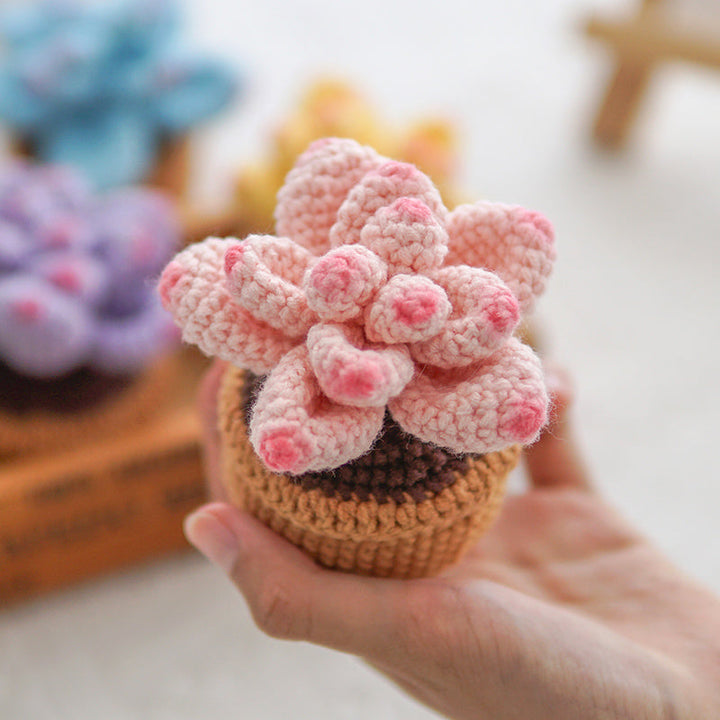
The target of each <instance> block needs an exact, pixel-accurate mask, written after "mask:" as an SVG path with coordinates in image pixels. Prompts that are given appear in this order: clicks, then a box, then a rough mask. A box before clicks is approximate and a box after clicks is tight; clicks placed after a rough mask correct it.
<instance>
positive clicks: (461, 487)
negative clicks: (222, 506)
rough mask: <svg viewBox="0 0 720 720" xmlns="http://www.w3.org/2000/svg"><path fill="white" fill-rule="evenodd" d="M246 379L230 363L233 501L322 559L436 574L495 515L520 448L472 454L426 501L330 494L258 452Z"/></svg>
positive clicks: (226, 440)
mask: <svg viewBox="0 0 720 720" xmlns="http://www.w3.org/2000/svg"><path fill="white" fill-rule="evenodd" d="M245 378H246V375H245V373H244V371H242V370H239V369H237V368H234V367H230V368H228V370H227V371H226V372H225V375H224V377H223V380H222V383H221V388H220V394H219V400H218V403H219V405H218V410H219V418H220V421H219V424H220V433H221V440H222V452H223V480H224V483H225V486H226V488H227V490H228V493H229V496H230V499H231V501H232V502H233V503H234V504H236V505H237V506H239V507H241V508H243V509H246V510H248V511H249V512H251V513H252V514H253V515H255V516H256V517H258V518H259V519H260V520H262V521H263V522H264V523H266V524H267V525H269V526H270V527H271V528H272V529H273V530H275V531H276V532H278V533H280V534H282V535H284V536H285V537H286V538H287V539H288V540H290V541H291V542H293V543H294V544H295V545H297V546H299V547H301V548H302V549H303V550H305V551H306V552H307V553H309V554H310V555H311V556H312V557H313V558H314V559H315V560H316V561H318V562H319V563H321V564H322V565H325V566H327V567H330V568H335V569H339V570H345V571H348V572H354V573H358V574H363V575H375V576H381V577H396V578H414V577H424V576H429V575H435V574H437V573H439V572H440V571H441V570H442V569H443V568H445V567H447V566H448V565H451V564H453V563H454V562H456V561H457V560H458V559H459V558H460V557H461V556H462V554H463V553H464V552H465V551H466V550H467V549H468V548H469V547H470V546H471V545H472V544H473V543H474V542H475V541H476V540H477V539H478V537H480V535H482V533H483V532H484V531H485V530H487V529H488V528H489V526H490V525H491V524H492V522H493V520H494V519H495V517H496V516H497V514H498V512H499V510H500V505H501V502H502V498H503V495H504V491H505V480H506V478H507V476H508V474H509V473H510V471H511V470H512V469H513V468H514V467H515V465H516V464H517V461H518V458H519V456H520V447H519V446H512V447H509V448H507V449H505V450H501V451H499V452H494V453H489V454H486V455H483V456H479V457H475V458H469V462H468V471H467V472H465V473H463V474H459V473H458V474H456V479H455V481H454V482H453V483H452V484H451V485H449V486H448V487H446V488H444V489H443V490H441V491H439V492H437V493H434V494H432V495H430V496H429V497H428V498H427V499H425V500H423V501H420V502H414V501H412V500H411V499H410V498H409V497H408V499H407V501H406V502H397V501H395V500H392V499H388V500H387V501H385V502H382V503H378V502H376V501H375V500H374V499H372V498H371V499H369V500H360V499H357V498H356V497H355V496H353V497H352V498H351V499H350V500H343V499H341V498H339V497H328V496H327V495H326V494H324V493H323V492H322V491H321V490H319V489H311V490H308V489H304V488H303V487H301V486H300V485H299V484H296V483H294V482H292V480H290V479H289V478H288V477H287V476H282V475H276V474H274V473H272V472H270V471H269V470H267V468H265V466H264V465H263V464H262V462H261V461H260V459H259V458H258V456H257V455H256V454H255V451H254V450H253V448H252V445H251V444H250V440H249V439H248V434H247V425H246V421H245V410H244V408H243V388H244V384H245Z"/></svg>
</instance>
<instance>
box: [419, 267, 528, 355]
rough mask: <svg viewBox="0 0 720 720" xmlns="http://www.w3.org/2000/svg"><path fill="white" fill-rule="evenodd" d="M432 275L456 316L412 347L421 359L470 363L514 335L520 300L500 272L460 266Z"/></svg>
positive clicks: (518, 317) (493, 350)
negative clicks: (500, 276) (444, 292)
mask: <svg viewBox="0 0 720 720" xmlns="http://www.w3.org/2000/svg"><path fill="white" fill-rule="evenodd" d="M432 277H433V279H434V280H435V282H437V284H438V285H440V286H442V287H443V288H444V289H445V291H446V292H447V297H448V298H449V299H450V303H452V315H451V316H450V320H449V321H448V322H447V323H446V324H445V326H444V327H443V328H442V330H440V331H439V332H438V333H437V334H436V335H435V336H434V337H430V339H428V340H424V341H423V342H417V343H414V344H413V345H411V346H410V352H411V354H412V356H413V358H414V359H415V360H416V361H417V362H419V363H427V364H429V365H437V366H438V367H441V368H453V367H462V366H464V365H470V364H471V363H474V362H477V361H478V360H481V359H483V358H485V357H487V356H488V355H491V354H492V353H494V352H495V351H496V350H497V349H498V348H499V347H500V346H501V345H503V343H505V342H506V341H507V339H508V338H509V337H510V335H512V333H513V331H514V330H515V328H516V327H517V325H518V322H519V320H520V310H519V307H518V301H517V299H516V298H515V296H514V295H513V293H512V292H511V291H510V288H508V286H507V285H505V283H504V282H503V281H502V280H501V279H500V278H499V277H498V276H497V275H495V274H494V273H491V272H487V271H486V270H478V269H477V268H472V267H468V266H467V265H456V266H454V267H447V268H443V269H441V270H439V271H438V272H436V273H434V274H433V276H432Z"/></svg>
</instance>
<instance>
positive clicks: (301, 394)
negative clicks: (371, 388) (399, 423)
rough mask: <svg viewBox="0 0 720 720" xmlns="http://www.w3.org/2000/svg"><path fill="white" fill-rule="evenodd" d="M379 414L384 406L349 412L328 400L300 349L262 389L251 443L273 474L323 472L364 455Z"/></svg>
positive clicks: (288, 356)
mask: <svg viewBox="0 0 720 720" xmlns="http://www.w3.org/2000/svg"><path fill="white" fill-rule="evenodd" d="M384 415H385V408H384V407H379V408H376V407H369V408H357V407H348V406H345V405H339V404H337V403H334V402H332V400H329V399H328V398H327V397H326V396H325V395H324V394H323V392H322V390H321V389H320V386H319V385H318V381H317V379H316V377H315V374H314V373H313V370H312V367H311V366H310V360H309V357H308V351H307V348H306V347H305V346H304V345H299V346H298V347H296V348H295V349H293V350H292V351H290V352H289V353H287V354H286V355H285V356H284V357H283V358H282V360H281V361H280V362H279V363H278V365H277V367H276V368H275V369H274V370H273V371H272V372H271V373H270V375H269V376H268V378H267V380H266V381H265V383H264V385H263V386H262V389H261V390H260V393H259V394H258V397H257V400H256V402H255V406H254V408H253V413H252V417H251V419H250V428H249V430H250V442H251V443H252V445H253V448H254V449H255V452H256V453H257V454H258V455H259V456H260V458H261V459H262V461H263V462H264V463H265V465H266V466H267V467H268V468H269V469H270V470H272V471H273V472H278V473H289V474H291V475H300V474H302V473H305V472H315V471H320V470H326V469H328V468H334V467H338V466H340V465H343V464H345V463H347V462H350V461H351V460H354V459H355V458H356V457H359V456H360V455H363V454H364V453H365V452H366V451H367V450H369V449H370V447H371V446H372V443H373V441H374V440H375V438H376V437H377V435H378V433H379V432H380V430H381V429H382V424H383V418H384Z"/></svg>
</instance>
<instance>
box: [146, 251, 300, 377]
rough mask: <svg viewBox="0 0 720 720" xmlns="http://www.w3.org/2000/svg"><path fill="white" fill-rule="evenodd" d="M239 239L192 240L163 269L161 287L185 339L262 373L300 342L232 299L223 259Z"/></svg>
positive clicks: (211, 353) (161, 294) (166, 303)
mask: <svg viewBox="0 0 720 720" xmlns="http://www.w3.org/2000/svg"><path fill="white" fill-rule="evenodd" d="M237 242H238V241H237V240H235V239H234V238H229V239H227V240H221V239H219V238H208V239H207V240H205V241H204V242H202V243H197V244H195V245H191V246H190V247H188V248H186V249H185V250H183V251H182V252H181V253H179V254H178V255H177V256H176V257H175V259H174V260H173V261H172V262H171V263H170V264H169V265H168V266H167V267H166V268H165V270H164V271H163V274H162V276H161V278H160V284H159V288H158V289H159V292H160V298H161V300H162V302H163V305H164V306H165V309H166V310H169V311H170V312H171V313H172V315H173V317H174V319H175V323H176V324H177V325H178V326H179V327H180V328H181V329H182V337H183V340H184V341H185V342H188V343H192V344H194V345H197V346H198V347H199V348H200V350H202V351H203V352H204V353H205V354H206V355H213V356H216V357H219V358H220V359H221V360H227V361H228V362H231V363H233V364H234V365H238V366H239V367H244V368H248V369H249V370H251V371H252V372H254V373H256V374H259V375H263V374H265V373H267V372H268V371H269V370H270V369H271V368H273V367H274V366H275V365H276V364H277V362H278V360H280V358H281V357H282V356H283V355H284V354H285V353H286V352H287V351H288V350H290V349H291V348H292V347H293V346H294V345H296V344H297V342H296V341H295V340H292V339H290V338H287V337H285V336H284V335H283V334H282V333H281V332H280V331H278V330H276V329H275V328H272V327H270V325H267V324H266V323H264V322H261V321H259V320H256V319H255V318H254V317H253V316H252V315H251V314H250V313H249V312H248V311H247V310H245V309H244V308H241V307H240V306H239V305H237V304H236V303H235V302H233V300H232V298H231V296H230V292H229V291H228V289H227V285H226V282H225V270H224V268H223V262H224V258H225V253H226V252H227V250H228V249H229V248H230V247H232V246H233V245H236V244H237Z"/></svg>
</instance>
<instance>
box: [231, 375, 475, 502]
mask: <svg viewBox="0 0 720 720" xmlns="http://www.w3.org/2000/svg"><path fill="white" fill-rule="evenodd" d="M263 380H264V378H262V377H257V376H256V375H252V374H250V373H247V375H246V382H245V383H244V385H243V397H242V399H241V400H242V407H243V411H244V413H245V422H246V425H248V426H249V424H250V415H251V412H252V407H253V404H254V402H255V398H256V396H257V393H258V392H259V390H260V387H261V386H262V383H263ZM470 457H477V456H469V455H453V454H452V453H450V452H448V451H447V450H443V449H442V448H439V447H437V446H435V445H431V444H430V443H425V442H422V441H421V440H418V439H417V438H416V437H413V436H412V435H409V434H408V433H406V432H405V431H404V430H403V429H402V428H401V427H400V426H399V425H398V424H397V423H396V422H395V421H394V420H393V419H392V417H391V416H390V414H389V413H386V414H385V421H384V424H383V429H382V431H381V433H380V436H379V437H378V438H377V440H376V441H375V444H374V445H373V447H372V449H371V450H369V451H368V452H367V453H365V455H362V456H361V457H359V458H357V459H356V460H353V461H352V462H350V463H347V464H346V465H342V466H341V467H339V468H336V469H334V470H325V471H323V472H309V473H305V474H303V475H294V476H292V477H291V478H290V479H291V480H292V481H293V482H295V483H297V484H298V485H301V486H302V488H303V489H305V490H314V489H315V488H317V489H319V490H320V491H321V492H322V493H323V494H324V495H326V496H327V497H340V498H341V499H342V500H350V499H351V498H352V496H353V495H354V496H355V497H356V498H357V499H359V500H368V499H370V498H371V497H372V498H374V499H375V501H376V502H378V503H385V502H387V501H388V500H394V501H395V502H397V503H403V502H407V501H413V502H416V503H419V502H422V501H423V500H425V499H426V498H428V497H430V496H431V495H434V494H437V493H439V492H440V491H441V490H442V489H443V488H446V487H448V486H450V485H452V483H453V482H455V480H456V478H457V475H464V474H465V473H466V472H467V471H468V458H470Z"/></svg>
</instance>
